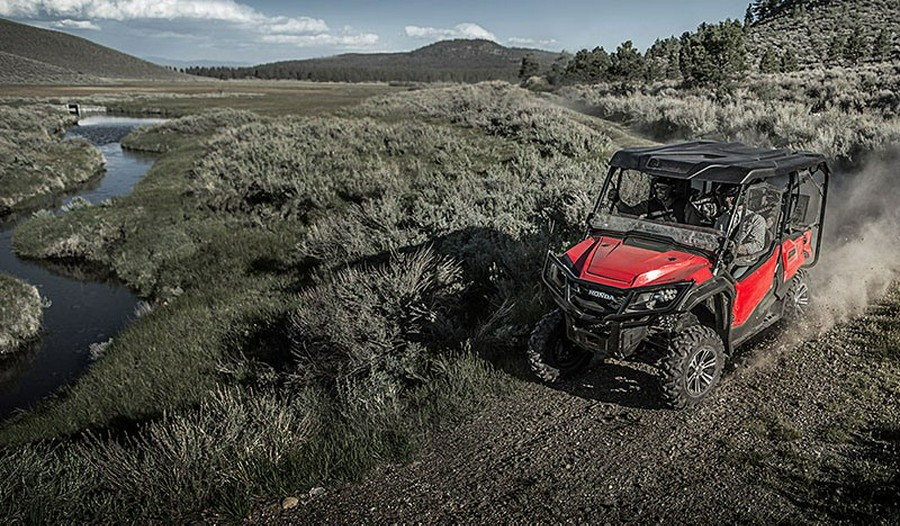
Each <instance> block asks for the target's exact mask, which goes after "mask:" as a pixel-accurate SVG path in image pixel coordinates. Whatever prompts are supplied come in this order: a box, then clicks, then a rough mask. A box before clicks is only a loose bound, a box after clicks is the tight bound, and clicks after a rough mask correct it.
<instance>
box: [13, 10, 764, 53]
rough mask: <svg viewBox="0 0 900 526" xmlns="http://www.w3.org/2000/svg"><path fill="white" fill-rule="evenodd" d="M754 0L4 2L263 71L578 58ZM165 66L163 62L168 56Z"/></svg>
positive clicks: (124, 42) (111, 41)
mask: <svg viewBox="0 0 900 526" xmlns="http://www.w3.org/2000/svg"><path fill="white" fill-rule="evenodd" d="M748 2H749V0H682V1H680V2H672V1H665V0H632V1H630V2H629V1H622V0H593V1H589V0H572V1H567V0H557V1H555V2H554V1H549V2H548V1H546V0H544V1H535V0H522V1H511V0H507V1H494V0H481V1H478V0H445V1H443V2H426V1H414V0H393V1H377V0H368V1H367V0H305V1H304V0H300V1H287V0H261V1H242V0H0V17H4V18H9V19H12V20H15V21H17V22H23V23H26V24H30V25H33V26H37V27H43V28H47V29H55V30H59V31H64V32H66V33H70V34H73V35H77V36H80V37H83V38H86V39H88V40H91V41H93V42H96V43H98V44H102V45H104V46H109V47H111V48H114V49H117V50H119V51H124V52H125V53H129V54H132V55H135V56H138V57H141V58H149V59H153V60H155V61H157V62H162V61H168V63H172V64H177V63H178V62H199V61H212V62H218V63H223V64H238V63H240V64H260V63H265V62H274V61H278V60H290V59H303V58H313V57H323V56H331V55H336V54H340V53H376V52H397V51H410V50H413V49H416V48H419V47H422V46H425V45H428V44H430V43H433V42H436V41H438V40H446V39H453V38H485V39H489V40H493V41H495V42H497V43H499V44H502V45H504V46H514V47H529V48H539V49H546V50H550V51H563V50H565V51H569V52H575V51H578V50H579V49H582V48H589V49H591V48H594V47H595V46H603V47H604V48H606V49H607V50H608V51H613V50H615V48H616V47H617V46H618V45H619V44H620V43H622V42H623V41H625V40H631V41H633V42H634V44H635V46H637V47H638V48H639V49H646V48H647V47H648V46H649V45H651V44H652V43H653V41H654V40H656V39H657V38H665V37H668V36H671V35H680V34H681V33H683V32H685V31H692V30H694V29H695V28H696V27H697V26H698V25H699V24H700V23H701V22H718V21H720V20H724V19H726V18H733V19H734V18H737V19H743V16H744V12H745V11H746V9H747V4H748ZM160 59H162V60H160Z"/></svg>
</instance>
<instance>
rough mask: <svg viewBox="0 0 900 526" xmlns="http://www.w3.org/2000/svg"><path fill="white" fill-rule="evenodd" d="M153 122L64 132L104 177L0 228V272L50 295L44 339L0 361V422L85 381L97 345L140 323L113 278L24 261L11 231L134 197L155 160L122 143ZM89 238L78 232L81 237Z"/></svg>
mask: <svg viewBox="0 0 900 526" xmlns="http://www.w3.org/2000/svg"><path fill="white" fill-rule="evenodd" d="M153 122H158V121H155V120H147V119H133V118H122V117H110V116H99V115H98V116H91V117H88V118H84V119H82V120H81V121H80V123H79V125H78V126H75V127H72V128H70V129H69V130H68V131H64V133H65V137H66V139H65V140H63V141H61V144H66V143H72V144H74V143H79V144H81V143H83V144H87V145H88V148H89V149H90V151H91V152H93V155H95V156H96V158H98V159H101V160H102V161H105V165H104V168H105V169H103V170H101V171H100V175H101V176H100V177H95V178H94V179H92V180H91V183H90V184H88V185H80V186H78V189H77V192H78V195H77V197H75V198H73V199H71V200H69V201H68V202H65V201H64V199H66V197H65V195H66V194H68V195H69V196H71V195H72V194H71V192H72V190H67V191H66V192H64V193H63V194H52V195H49V194H48V195H46V196H44V197H41V198H39V199H37V200H32V201H30V202H29V204H28V208H30V207H31V206H42V207H47V208H46V209H43V210H40V211H38V212H36V213H34V214H32V213H29V212H28V210H27V209H26V210H14V211H13V212H12V213H11V214H10V215H9V216H8V217H7V218H5V220H4V221H3V223H2V226H0V272H3V273H5V274H8V275H10V276H15V278H16V279H17V280H22V281H24V282H28V283H31V284H33V285H34V286H36V287H37V289H38V290H39V291H40V295H39V296H38V305H40V302H41V300H40V297H41V296H43V297H44V298H47V300H46V303H47V304H48V305H49V306H48V307H47V308H46V309H44V310H43V323H42V328H43V331H40V330H38V332H39V333H40V334H39V335H40V338H38V339H33V340H32V341H33V343H32V344H29V345H25V346H24V347H21V349H22V350H21V351H17V352H16V355H15V359H12V357H9V359H6V360H2V361H0V419H2V418H6V417H7V416H9V415H11V414H12V413H13V412H14V411H17V410H23V409H29V408H32V407H34V405H35V404H36V403H37V402H38V401H39V400H40V399H42V398H45V397H46V396H48V395H50V394H52V393H54V392H56V391H57V390H58V389H59V388H60V387H62V386H65V385H66V384H68V383H69V382H71V381H72V380H74V379H75V378H77V377H78V376H80V375H81V374H82V373H83V372H84V371H85V370H87V368H88V367H89V366H90V365H91V363H92V359H91V356H90V347H91V344H94V343H96V342H102V341H107V340H109V339H110V338H111V337H115V336H116V335H118V334H119V333H120V331H121V330H122V329H123V328H124V327H125V326H126V325H127V324H128V323H130V321H131V320H132V318H134V315H133V313H134V311H135V306H136V305H137V303H138V298H137V297H136V296H135V295H134V294H133V293H132V292H130V291H129V290H128V289H127V288H125V287H123V286H122V285H121V283H120V282H119V281H117V280H114V279H111V277H110V276H109V274H108V273H106V274H101V273H98V272H95V269H94V268H88V267H86V266H85V265H84V264H82V262H80V261H77V262H76V261H73V260H67V259H62V260H58V261H53V262H47V261H41V260H31V259H27V258H20V257H18V256H17V255H16V254H15V253H14V252H13V249H12V238H13V229H14V228H15V231H16V232H18V231H19V230H21V229H23V228H27V225H28V224H30V223H34V222H39V221H40V220H41V218H44V219H52V218H54V217H57V216H59V215H62V216H64V215H70V214H75V213H78V211H79V210H81V209H91V208H94V207H102V206H105V205H104V203H106V202H108V201H109V200H110V199H113V198H116V197H117V196H122V195H125V194H127V193H129V192H131V189H132V187H133V186H134V185H135V184H136V183H137V182H138V181H139V180H141V179H142V178H143V176H144V174H145V173H146V172H147V171H148V170H149V168H150V166H151V165H152V164H153V162H154V160H155V158H154V157H151V156H147V155H138V154H132V153H130V152H124V151H123V150H122V148H121V146H120V145H119V141H121V140H122V138H123V137H124V136H125V135H126V134H128V133H130V132H131V130H133V129H134V128H135V127H136V126H138V125H140V124H144V123H153ZM0 133H2V132H0ZM58 135H60V134H56V135H54V137H57V136H58ZM54 140H55V141H58V139H54ZM3 169H5V168H2V167H0V170H3ZM61 205H62V208H59V207H60V206H61ZM51 210H56V211H55V212H52V211H51ZM83 234H84V232H81V233H79V232H73V235H76V236H77V235H83ZM0 297H4V298H5V295H2V294H0Z"/></svg>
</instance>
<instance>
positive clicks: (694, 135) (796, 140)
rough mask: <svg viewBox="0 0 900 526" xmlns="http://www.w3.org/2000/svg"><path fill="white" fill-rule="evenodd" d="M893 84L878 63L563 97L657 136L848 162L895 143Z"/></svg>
mask: <svg viewBox="0 0 900 526" xmlns="http://www.w3.org/2000/svg"><path fill="white" fill-rule="evenodd" d="M898 84H900V74H898V72H897V71H895V68H894V67H893V66H890V65H881V66H873V67H871V68H864V69H858V70H845V69H841V68H835V69H829V70H808V71H803V72H796V73H790V74H777V75H759V76H755V77H752V78H751V79H748V80H747V81H745V82H744V83H741V84H739V85H738V86H736V87H735V88H734V89H733V90H731V91H726V92H707V91H699V90H678V89H675V88H674V87H672V86H671V85H666V84H657V85H654V86H649V87H646V88H644V89H642V90H641V91H637V92H633V93H624V94H623V93H621V92H620V91H618V90H616V89H615V88H614V87H611V86H603V85H599V86H578V87H573V88H566V89H565V90H564V91H563V93H562V94H563V95H564V96H565V97H566V98H568V99H569V100H571V101H573V103H577V104H579V105H582V106H584V107H586V108H588V109H587V111H590V112H592V113H595V114H597V115H600V116H604V117H607V118H611V119H616V120H620V121H623V122H625V123H627V124H629V125H630V126H632V127H634V128H636V129H638V130H640V131H641V132H642V133H645V134H648V135H651V136H653V137H655V138H657V139H658V140H661V141H673V140H683V139H698V138H707V139H718V140H735V141H740V142H746V143H749V144H754V145H757V146H762V147H787V148H793V149H798V150H810V151H816V152H820V153H823V154H825V155H826V156H828V157H831V158H832V159H839V160H842V161H849V162H854V163H855V162H859V161H860V160H861V159H862V157H863V155H864V154H865V153H866V152H872V151H876V150H882V149H885V148H886V147H887V146H889V145H891V144H893V143H895V142H897V141H898V140H900V119H897V117H896V115H897V109H898V105H900V100H898V98H897V96H896V88H897V85H898Z"/></svg>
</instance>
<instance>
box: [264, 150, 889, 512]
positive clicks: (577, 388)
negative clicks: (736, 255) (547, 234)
mask: <svg viewBox="0 0 900 526" xmlns="http://www.w3.org/2000/svg"><path fill="white" fill-rule="evenodd" d="M898 156H900V155H897V154H896V153H895V152H892V153H891V154H886V155H885V158H886V159H885V160H880V161H878V162H871V163H869V165H868V166H867V168H866V169H865V170H862V171H861V172H860V173H858V174H855V175H845V174H838V175H837V176H836V177H835V182H836V183H837V184H835V185H834V192H833V194H832V196H830V199H829V201H830V204H829V214H831V218H830V221H829V223H830V224H827V225H826V229H825V231H826V233H828V234H830V235H829V236H828V237H830V239H828V240H827V241H826V246H828V247H829V250H828V251H826V254H827V255H826V257H825V258H823V259H824V261H823V262H822V263H823V264H821V265H819V267H817V268H816V269H815V270H816V273H814V274H813V281H814V284H815V285H816V289H817V290H818V291H819V292H820V294H819V300H820V305H821V307H822V308H821V310H820V312H819V313H817V314H816V316H813V317H811V319H813V320H814V321H812V322H811V323H813V324H815V327H812V328H810V327H807V328H801V327H791V328H784V327H775V328H773V329H772V330H770V331H769V332H768V333H767V334H768V335H767V336H765V337H764V338H763V339H762V340H761V341H758V342H757V343H755V344H752V345H748V346H745V347H744V348H742V349H741V350H740V351H739V353H738V356H737V357H736V360H735V365H734V366H733V367H732V368H731V371H730V372H728V373H727V374H726V376H725V377H724V379H723V382H722V384H721V385H720V386H719V388H718V389H717V391H716V392H715V393H714V395H713V396H712V398H711V399H709V400H707V401H706V402H705V403H704V404H703V405H702V406H701V407H699V408H696V409H693V410H685V411H672V410H668V409H664V408H663V407H662V405H661V402H660V398H659V395H658V391H657V389H658V388H657V381H656V377H655V374H656V370H655V368H654V367H652V366H651V365H650V364H649V362H650V361H652V360H648V361H647V362H622V361H608V362H607V363H601V364H595V365H594V366H593V367H592V368H591V370H590V371H589V372H588V374H586V375H585V376H584V377H582V378H580V379H578V380H573V381H571V382H570V383H568V384H565V385H562V386H560V387H547V386H544V385H541V384H539V383H537V382H536V381H523V382H522V383H521V384H518V385H517V387H516V389H515V390H514V391H513V393H512V394H510V395H508V396H507V397H504V398H502V399H498V400H496V401H495V402H493V404H492V405H491V406H490V407H489V408H488V409H486V410H484V411H482V412H481V413H479V414H478V415H476V416H475V417H474V418H472V419H471V420H469V421H468V422H467V423H465V424H464V425H462V426H460V427H458V428H456V429H454V430H452V431H450V432H447V433H446V434H443V435H440V436H437V437H435V438H433V439H432V440H431V441H430V442H429V443H428V444H427V445H426V447H425V448H424V449H423V451H422V453H421V454H420V455H419V456H418V458H417V459H416V461H414V462H412V463H410V464H406V465H387V466H384V467H382V468H380V469H379V470H377V471H376V472H375V473H373V474H372V475H370V476H369V477H367V478H366V479H365V480H364V481H362V482H360V483H357V484H352V485H348V486H344V487H340V488H328V489H327V492H326V493H325V494H324V495H320V496H317V497H314V498H307V499H302V500H301V503H300V505H299V506H297V507H296V508H293V509H291V510H287V511H283V510H281V509H280V506H277V505H273V506H272V507H271V508H269V509H268V510H267V512H266V513H264V514H263V519H264V521H265V522H272V521H279V522H286V523H309V524H321V523H325V524H348V523H349V524H362V523H375V524H382V523H427V524H430V523H486V522H497V523H503V524H507V523H529V524H530V523H563V522H578V523H581V522H585V523H605V522H608V523H617V524H618V523H648V522H664V523H672V522H676V521H677V522H679V523H717V522H753V523H766V524H769V523H776V522H790V523H797V522H820V521H823V520H825V521H830V520H835V517H833V516H831V515H829V514H830V510H829V509H827V507H826V508H823V507H821V506H819V505H817V503H815V502H811V501H810V500H809V499H806V498H804V497H803V496H802V495H798V494H796V492H794V491H792V490H788V489H785V488H792V487H797V486H796V482H797V481H796V480H794V479H792V478H791V477H795V476H796V473H798V464H800V465H801V467H800V468H799V472H800V473H804V474H805V468H803V467H802V462H803V459H804V458H806V459H809V458H813V459H816V458H821V457H822V456H827V455H829V454H833V453H834V449H835V448H841V447H846V446H842V445H840V441H837V442H834V441H829V440H827V439H826V438H825V437H828V436H829V434H833V433H834V432H835V430H841V429H846V428H847V425H846V423H847V422H865V421H866V418H867V415H871V414H873V412H875V411H885V410H887V414H892V415H895V417H896V419H897V423H898V425H900V401H898V397H897V396H896V393H892V392H891V391H890V390H889V389H881V388H870V389H868V390H864V392H866V393H867V394H866V396H865V397H860V396H858V394H859V393H860V385H861V384H863V383H865V382H867V379H868V378H870V377H871V376H873V375H875V374H876V370H877V369H878V367H879V365H878V363H879V362H878V361H877V360H873V359H872V358H871V356H870V353H871V351H870V350H868V349H866V348H863V347H860V346H859V345H857V344H855V343H854V338H853V332H854V331H857V330H859V329H858V327H855V326H854V323H852V322H851V323H849V324H842V325H834V324H835V323H837V322H841V321H845V320H848V319H851V318H853V317H855V316H859V315H860V314H862V311H863V310H864V308H865V306H866V305H867V304H869V303H870V302H871V301H872V300H873V299H874V298H877V297H880V296H881V295H883V294H884V292H885V291H886V290H887V288H888V286H889V284H890V282H891V281H893V279H895V276H896V275H897V271H898V268H897V266H896V264H895V263H893V262H894V261H897V260H898V259H895V258H893V257H891V256H893V255H894V253H895V252H896V251H897V250H898V248H900V243H897V242H896V240H897V237H896V236H897V232H896V225H897V224H898V223H897V220H898V216H897V211H896V209H895V207H893V206H887V204H886V201H888V202H892V203H895V202H896V200H893V201H891V200H890V199H885V195H888V196H889V197H893V196H896V194H897V190H896V189H895V188H894V185H891V184H888V183H889V182H890V181H891V180H892V179H893V178H892V177H891V175H892V171H891V170H890V169H888V168H887V167H889V166H892V165H893V163H892V162H887V161H888V160H894V158H895V157H898ZM887 158H889V159H887ZM848 183H849V184H848ZM885 192H886V193H887V194H886V193H885ZM860 211H865V212H866V213H864V214H863V213H861V212H860ZM848 218H849V219H852V221H851V220H848ZM848 253H849V254H852V258H848V257H847V256H848ZM886 255H887V256H888V257H884V256H886ZM842 258H843V259H842ZM847 261H849V262H851V263H853V264H852V265H851V266H852V269H847V268H845V267H847V265H846V264H838V263H841V262H847ZM848 271H852V272H850V274H848ZM848 275H853V276H855V277H856V280H857V282H856V286H853V285H852V284H848V283H847V282H846V277H847V276H848ZM829 327H830V328H829ZM521 367H522V368H523V369H524V368H525V366H524V358H523V360H522V364H521ZM523 376H525V375H523ZM885 408H886V409H885ZM836 444H837V445H836ZM785 451H788V452H789V453H790V454H788V455H785V454H784V452H785ZM816 480H818V479H816V478H815V477H814V476H813V475H810V476H809V478H808V479H807V480H806V481H800V484H801V486H802V484H803V483H804V482H805V483H807V484H808V483H809V481H813V485H814V484H815V481H816ZM845 520H846V517H845ZM889 520H890V519H887V520H886V521H885V522H888V521H889Z"/></svg>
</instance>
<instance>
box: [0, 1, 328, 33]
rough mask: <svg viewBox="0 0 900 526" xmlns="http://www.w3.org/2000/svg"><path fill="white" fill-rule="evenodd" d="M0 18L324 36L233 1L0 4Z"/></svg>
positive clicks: (309, 22)
mask: <svg viewBox="0 0 900 526" xmlns="http://www.w3.org/2000/svg"><path fill="white" fill-rule="evenodd" d="M0 15H2V16H19V17H36V16H51V17H66V18H80V19H93V20H115V21H118V22H122V21H127V20H176V19H186V20H208V21H218V22H231V23H235V24H246V25H250V26H255V27H257V28H258V29H260V30H261V31H263V32H266V33H316V32H318V33H324V32H327V31H328V24H326V23H325V21H324V20H321V19H318V18H310V17H305V16H303V17H297V18H289V17H285V16H276V17H269V16H266V15H264V14H262V13H260V12H259V11H257V10H256V9H254V8H253V7H251V6H249V5H244V4H239V3H237V2H235V1H234V0H34V1H26V0H0Z"/></svg>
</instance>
